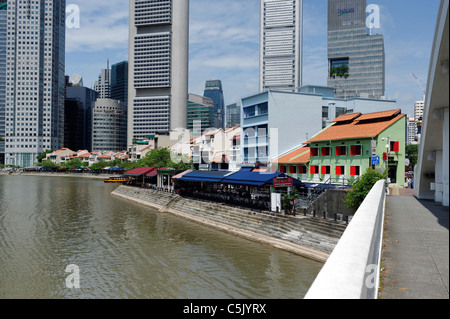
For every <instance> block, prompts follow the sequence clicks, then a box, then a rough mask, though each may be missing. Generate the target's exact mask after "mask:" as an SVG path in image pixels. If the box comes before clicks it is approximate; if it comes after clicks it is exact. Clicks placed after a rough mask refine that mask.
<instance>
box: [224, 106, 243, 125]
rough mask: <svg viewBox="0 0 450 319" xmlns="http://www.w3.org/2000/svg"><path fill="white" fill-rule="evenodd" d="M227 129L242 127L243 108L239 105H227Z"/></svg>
mask: <svg viewBox="0 0 450 319" xmlns="http://www.w3.org/2000/svg"><path fill="white" fill-rule="evenodd" d="M226 118H227V121H226V125H225V127H226V128H231V127H235V126H240V125H241V106H240V104H238V103H233V104H230V105H227V112H226Z"/></svg>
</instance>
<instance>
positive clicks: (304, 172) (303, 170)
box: [298, 165, 306, 174]
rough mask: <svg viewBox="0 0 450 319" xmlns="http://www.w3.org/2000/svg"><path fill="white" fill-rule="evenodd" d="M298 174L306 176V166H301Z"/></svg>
mask: <svg viewBox="0 0 450 319" xmlns="http://www.w3.org/2000/svg"><path fill="white" fill-rule="evenodd" d="M298 173H299V174H306V166H303V165H301V166H299V167H298Z"/></svg>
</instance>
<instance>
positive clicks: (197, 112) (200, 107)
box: [187, 94, 214, 133]
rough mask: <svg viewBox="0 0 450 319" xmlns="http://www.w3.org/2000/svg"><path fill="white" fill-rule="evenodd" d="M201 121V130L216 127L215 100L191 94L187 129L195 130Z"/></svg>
mask: <svg viewBox="0 0 450 319" xmlns="http://www.w3.org/2000/svg"><path fill="white" fill-rule="evenodd" d="M196 121H200V125H201V128H200V132H202V133H203V132H204V131H205V130H206V129H208V128H212V127H214V101H213V100H212V99H210V98H207V97H204V96H200V95H196V94H189V102H188V120H187V129H188V130H191V131H192V130H193V129H194V126H195V125H197V123H196Z"/></svg>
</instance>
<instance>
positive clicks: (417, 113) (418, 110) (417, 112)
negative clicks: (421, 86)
mask: <svg viewBox="0 0 450 319" xmlns="http://www.w3.org/2000/svg"><path fill="white" fill-rule="evenodd" d="M424 107H425V98H424V99H423V101H416V103H414V121H416V123H418V122H419V121H422V120H423V109H424Z"/></svg>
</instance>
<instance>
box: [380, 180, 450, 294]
mask: <svg viewBox="0 0 450 319" xmlns="http://www.w3.org/2000/svg"><path fill="white" fill-rule="evenodd" d="M382 266H383V271H382V278H381V287H380V291H379V298H381V299H448V298H449V208H448V207H443V206H441V204H440V203H435V202H434V201H422V200H418V199H416V198H415V197H414V196H412V190H409V189H399V188H391V189H390V195H389V196H388V197H387V203H386V217H385V234H384V240H383V254H382Z"/></svg>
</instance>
